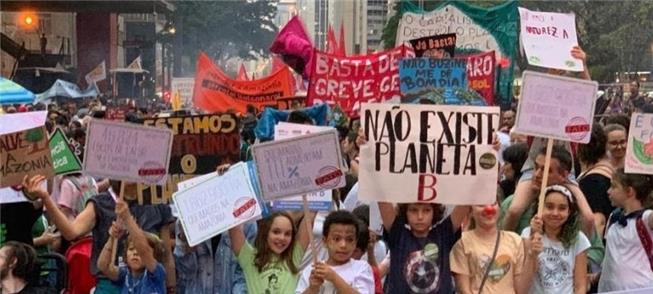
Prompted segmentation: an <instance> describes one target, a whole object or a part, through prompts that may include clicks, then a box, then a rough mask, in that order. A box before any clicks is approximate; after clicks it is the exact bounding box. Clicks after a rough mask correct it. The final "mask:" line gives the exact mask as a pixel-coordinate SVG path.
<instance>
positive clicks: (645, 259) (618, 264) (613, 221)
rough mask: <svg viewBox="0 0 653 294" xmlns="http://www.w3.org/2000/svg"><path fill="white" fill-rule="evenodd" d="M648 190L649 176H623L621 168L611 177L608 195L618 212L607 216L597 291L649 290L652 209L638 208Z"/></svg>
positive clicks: (652, 280)
mask: <svg viewBox="0 0 653 294" xmlns="http://www.w3.org/2000/svg"><path fill="white" fill-rule="evenodd" d="M652 190H653V177H651V176H648V175H641V174H626V173H624V169H623V168H620V169H618V170H617V171H616V172H615V174H614V175H613V176H612V185H611V186H610V189H609V190H608V194H609V197H610V201H612V204H613V205H614V206H616V207H620V208H621V210H617V211H615V212H613V213H612V214H611V215H610V220H609V222H608V227H607V229H606V233H605V240H606V246H605V258H604V259H603V266H602V272H601V277H600V280H599V289H598V290H599V292H608V291H623V290H631V289H639V288H653V248H651V247H653V244H651V240H653V210H651V209H644V207H643V205H642V204H643V203H645V202H646V200H647V198H648V197H651V196H650V195H651V191H652ZM638 223H639V224H638ZM638 231H639V232H638ZM642 239H644V242H642ZM644 243H646V244H647V245H646V246H647V247H649V248H648V249H645V247H646V246H645V245H644ZM647 251H648V252H647Z"/></svg>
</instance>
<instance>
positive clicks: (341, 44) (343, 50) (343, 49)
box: [337, 21, 347, 56]
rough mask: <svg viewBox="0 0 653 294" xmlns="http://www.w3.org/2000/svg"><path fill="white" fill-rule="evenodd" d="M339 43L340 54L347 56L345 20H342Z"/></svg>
mask: <svg viewBox="0 0 653 294" xmlns="http://www.w3.org/2000/svg"><path fill="white" fill-rule="evenodd" d="M338 43H339V44H338V52H337V53H338V55H341V56H347V44H346V43H345V24H344V22H343V21H340V41H339V42H338Z"/></svg>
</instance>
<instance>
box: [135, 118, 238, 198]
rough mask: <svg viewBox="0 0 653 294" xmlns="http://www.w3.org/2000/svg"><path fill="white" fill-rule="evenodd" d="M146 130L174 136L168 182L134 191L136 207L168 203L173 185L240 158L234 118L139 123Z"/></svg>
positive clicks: (174, 188)
mask: <svg viewBox="0 0 653 294" xmlns="http://www.w3.org/2000/svg"><path fill="white" fill-rule="evenodd" d="M143 124H144V125H146V126H154V127H159V128H165V129H170V130H171V131H172V133H173V134H174V139H173V140H172V151H171V153H170V165H169V167H168V174H169V176H168V180H167V182H166V183H165V185H163V186H157V185H143V184H139V187H138V200H139V202H140V203H152V204H158V203H168V202H169V201H170V198H171V197H172V194H173V193H174V192H176V191H177V183H179V182H181V181H184V180H186V179H190V178H193V177H195V176H198V175H203V174H208V173H210V172H215V168H216V167H217V166H218V165H221V164H224V163H235V162H238V160H239V158H240V133H239V131H238V118H237V117H236V115H234V114H226V113H223V114H206V115H193V116H174V117H167V118H150V119H145V120H143Z"/></svg>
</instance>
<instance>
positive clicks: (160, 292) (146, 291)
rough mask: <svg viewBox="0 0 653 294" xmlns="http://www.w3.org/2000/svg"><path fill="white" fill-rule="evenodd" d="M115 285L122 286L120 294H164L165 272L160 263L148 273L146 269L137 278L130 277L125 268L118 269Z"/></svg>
mask: <svg viewBox="0 0 653 294" xmlns="http://www.w3.org/2000/svg"><path fill="white" fill-rule="evenodd" d="M119 271H120V272H119V274H118V280H117V281H116V284H118V285H122V290H120V293H121V294H155V293H156V294H165V293H166V270H165V269H164V268H163V265H161V263H157V264H156V269H155V270H154V272H153V273H150V272H149V271H148V270H147V269H146V270H145V272H143V274H141V275H139V276H132V275H131V273H129V269H128V268H127V267H126V266H121V267H120V269H119Z"/></svg>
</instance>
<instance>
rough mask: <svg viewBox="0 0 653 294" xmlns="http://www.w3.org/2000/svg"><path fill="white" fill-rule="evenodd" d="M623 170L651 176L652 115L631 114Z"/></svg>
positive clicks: (652, 169)
mask: <svg viewBox="0 0 653 294" xmlns="http://www.w3.org/2000/svg"><path fill="white" fill-rule="evenodd" d="M624 170H625V171H626V172H627V173H635V174H648V175H653V114H650V113H648V114H644V113H633V115H632V116H631V117H630V130H629V131H628V144H627V145H626V160H625V168H624Z"/></svg>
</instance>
